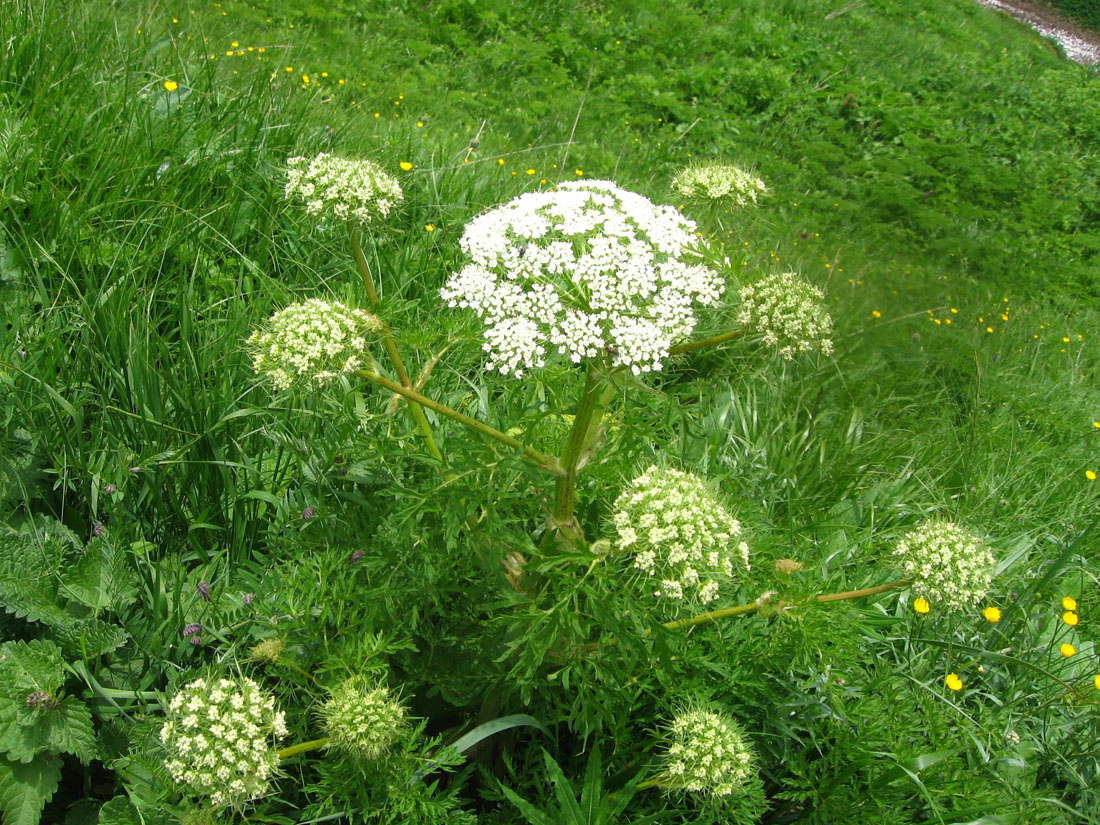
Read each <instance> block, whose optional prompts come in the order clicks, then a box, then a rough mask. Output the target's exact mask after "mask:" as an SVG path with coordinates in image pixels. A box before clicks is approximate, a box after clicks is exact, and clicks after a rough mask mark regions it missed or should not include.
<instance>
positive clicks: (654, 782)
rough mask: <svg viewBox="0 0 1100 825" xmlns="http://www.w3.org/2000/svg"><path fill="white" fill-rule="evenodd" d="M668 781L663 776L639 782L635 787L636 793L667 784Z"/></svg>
mask: <svg viewBox="0 0 1100 825" xmlns="http://www.w3.org/2000/svg"><path fill="white" fill-rule="evenodd" d="M666 781H667V780H666V779H665V777H663V776H655V777H653V778H652V779H647V780H646V781H645V782H639V783H638V784H637V785H635V786H634V790H636V791H644V790H645V789H646V788H656V787H657V786H658V785H660V784H662V783H663V782H666Z"/></svg>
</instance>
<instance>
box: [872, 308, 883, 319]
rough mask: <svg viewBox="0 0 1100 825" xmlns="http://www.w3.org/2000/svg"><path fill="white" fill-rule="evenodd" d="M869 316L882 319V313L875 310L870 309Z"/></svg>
mask: <svg viewBox="0 0 1100 825" xmlns="http://www.w3.org/2000/svg"><path fill="white" fill-rule="evenodd" d="M871 315H872V316H873V317H875V318H881V317H882V313H881V312H879V311H878V310H877V309H872V310H871Z"/></svg>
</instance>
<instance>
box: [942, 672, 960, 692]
mask: <svg viewBox="0 0 1100 825" xmlns="http://www.w3.org/2000/svg"><path fill="white" fill-rule="evenodd" d="M943 681H944V683H945V684H946V685H947V686H948V687H949V688H951V689H952V690H962V688H963V683H962V679H960V678H959V677H958V674H955V673H948V674H947V678H946V679H944V680H943Z"/></svg>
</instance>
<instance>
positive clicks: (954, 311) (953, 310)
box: [951, 307, 959, 315]
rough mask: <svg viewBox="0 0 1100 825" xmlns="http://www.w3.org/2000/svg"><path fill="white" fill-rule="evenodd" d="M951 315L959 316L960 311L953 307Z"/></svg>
mask: <svg viewBox="0 0 1100 825" xmlns="http://www.w3.org/2000/svg"><path fill="white" fill-rule="evenodd" d="M951 314H952V315H958V314H959V311H958V310H957V309H955V307H951Z"/></svg>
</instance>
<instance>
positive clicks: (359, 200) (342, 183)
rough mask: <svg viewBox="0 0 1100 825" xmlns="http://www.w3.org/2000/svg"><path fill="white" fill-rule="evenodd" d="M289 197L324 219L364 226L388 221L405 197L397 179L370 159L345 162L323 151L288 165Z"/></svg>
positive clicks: (289, 162)
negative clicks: (354, 222) (396, 206)
mask: <svg viewBox="0 0 1100 825" xmlns="http://www.w3.org/2000/svg"><path fill="white" fill-rule="evenodd" d="M286 165H287V181H286V195H287V197H297V198H299V199H301V200H302V201H303V202H304V203H305V205H306V212H307V213H308V214H310V215H315V216H317V217H320V218H337V219H339V220H342V221H344V220H354V221H357V222H359V223H361V224H366V223H370V222H371V221H373V220H375V219H376V218H385V217H386V216H387V215H389V213H390V210H391V209H393V207H394V205H396V204H398V203H400V202H401V200H402V198H403V197H404V195H403V193H402V192H401V185H400V184H399V183H398V182H397V179H396V178H394V177H391V176H390V175H388V174H386V173H385V172H384V171H383V170H382V167H381V166H379V165H378V164H377V163H374V162H373V161H370V160H345V159H344V158H337V157H333V156H332V155H329V154H328V153H326V152H322V153H321V154H319V155H317V157H315V158H313V159H312V160H310V159H309V158H304V157H297V158H290V159H289V160H288V161H287V162H286Z"/></svg>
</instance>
